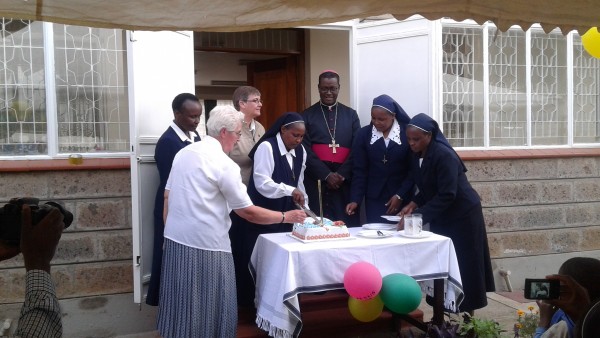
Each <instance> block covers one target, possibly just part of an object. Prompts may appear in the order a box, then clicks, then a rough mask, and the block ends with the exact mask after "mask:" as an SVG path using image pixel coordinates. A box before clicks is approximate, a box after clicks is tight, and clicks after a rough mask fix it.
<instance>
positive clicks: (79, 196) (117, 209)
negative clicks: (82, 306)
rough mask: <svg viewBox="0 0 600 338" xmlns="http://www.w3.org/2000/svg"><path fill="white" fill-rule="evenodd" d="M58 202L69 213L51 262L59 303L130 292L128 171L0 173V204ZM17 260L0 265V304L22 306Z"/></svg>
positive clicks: (19, 260) (20, 264)
mask: <svg viewBox="0 0 600 338" xmlns="http://www.w3.org/2000/svg"><path fill="white" fill-rule="evenodd" d="M15 196H33V197H38V198H40V199H41V200H42V201H47V200H60V201H63V202H64V204H65V207H66V208H67V209H68V210H70V211H71V212H72V213H73V216H74V220H73V224H72V225H71V226H70V227H69V228H68V229H67V230H66V231H65V232H64V233H63V236H62V238H61V240H60V243H59V245H58V248H57V252H56V255H55V257H54V260H53V261H52V276H53V278H54V281H55V282H56V288H57V292H58V295H59V297H60V298H61V299H68V298H75V297H85V296H98V295H108V294H117V293H125V292H132V290H133V286H132V285H133V277H132V276H133V273H132V263H131V258H132V248H131V242H132V237H131V188H130V174H129V170H103V171H99V170H81V171H80V170H74V171H57V172H52V171H50V172H45V171H39V172H25V173H11V172H3V173H0V202H2V205H3V204H4V203H5V202H6V201H8V200H9V199H10V198H11V197H15ZM24 276H25V269H24V268H23V260H22V256H21V255H19V256H17V257H15V258H13V259H11V260H8V261H4V262H1V263H0V285H2V287H1V288H0V303H15V302H22V300H23V294H24Z"/></svg>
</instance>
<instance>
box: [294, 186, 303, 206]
mask: <svg viewBox="0 0 600 338" xmlns="http://www.w3.org/2000/svg"><path fill="white" fill-rule="evenodd" d="M292 200H293V201H294V203H298V204H300V205H304V194H303V193H302V192H301V191H300V190H299V189H298V188H296V189H294V191H292Z"/></svg>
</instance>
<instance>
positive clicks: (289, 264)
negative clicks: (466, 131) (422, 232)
mask: <svg viewBox="0 0 600 338" xmlns="http://www.w3.org/2000/svg"><path fill="white" fill-rule="evenodd" d="M361 230H362V229H361V228H351V229H350V233H351V235H352V237H353V238H352V239H348V240H337V241H324V242H314V243H302V242H300V241H298V240H296V239H294V238H291V237H290V236H289V235H288V234H286V233H277V234H267V235H261V236H260V237H259V238H258V240H257V242H256V245H255V246H254V251H253V252H252V258H251V260H250V270H251V272H252V274H253V276H254V280H255V283H256V298H255V304H256V308H257V313H256V324H257V325H258V326H259V327H260V328H261V329H263V330H265V331H267V332H269V335H270V336H272V337H276V338H280V337H285V338H288V337H297V336H298V335H299V333H300V330H301V329H302V322H301V320H300V306H299V302H298V294H299V293H304V292H317V291H326V290H334V289H343V288H344V284H343V281H344V273H345V271H346V269H347V268H348V267H349V266H350V265H352V264H353V263H356V262H360V261H366V262H369V263H371V264H373V265H375V266H376V267H377V268H378V269H379V271H380V272H381V275H382V276H383V277H385V276H386V275H389V274H392V273H403V274H406V275H409V276H412V277H413V278H414V279H416V280H417V281H427V282H425V283H422V288H423V290H424V291H425V292H427V293H428V294H430V295H432V294H433V279H440V278H444V279H445V280H446V283H445V301H444V305H445V307H446V308H448V309H454V308H455V305H458V304H456V303H457V301H458V302H459V301H460V300H461V299H462V293H463V292H462V285H461V279H460V272H459V269H458V262H457V260H456V253H455V251H454V245H453V244H452V240H451V239H450V238H448V237H444V236H440V235H436V234H432V235H431V236H430V237H427V238H421V239H410V238H405V237H401V236H400V235H399V234H395V235H394V236H392V237H387V238H377V239H367V238H362V237H357V236H356V233H357V232H358V231H361Z"/></svg>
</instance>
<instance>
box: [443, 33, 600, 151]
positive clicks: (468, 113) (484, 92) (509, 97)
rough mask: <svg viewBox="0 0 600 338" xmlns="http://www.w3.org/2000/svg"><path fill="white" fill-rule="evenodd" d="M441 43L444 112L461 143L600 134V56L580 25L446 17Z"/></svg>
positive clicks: (583, 140)
mask: <svg viewBox="0 0 600 338" xmlns="http://www.w3.org/2000/svg"><path fill="white" fill-rule="evenodd" d="M441 49H442V73H443V80H442V81H443V86H442V102H443V104H442V119H443V126H444V133H445V135H446V136H447V137H448V139H449V141H450V142H451V144H452V145H453V146H456V147H530V146H567V145H576V144H590V143H598V142H599V141H600V122H599V121H600V115H599V114H600V111H599V110H598V104H599V102H600V99H599V88H598V85H597V82H598V78H599V76H600V72H599V70H600V63H599V60H598V59H595V58H593V57H591V56H590V55H588V54H587V52H585V51H584V49H583V47H582V46H581V38H580V36H579V35H578V34H577V33H576V32H572V33H569V36H564V35H562V33H561V32H560V31H553V32H550V33H548V34H547V33H544V32H543V31H542V30H541V29H539V28H531V29H530V30H529V31H527V32H525V31H523V30H521V29H519V28H517V29H510V30H508V31H506V32H500V31H498V30H497V29H496V28H495V27H494V25H493V24H486V25H484V26H477V25H470V24H458V23H452V24H448V23H443V24H442V43H441ZM571 60H572V61H571ZM482 70H484V71H482ZM570 88H572V90H570ZM571 112H572V114H571ZM570 126H572V129H571V130H570V129H569V128H570ZM484 131H487V134H486V133H485V132H484ZM570 135H571V136H570Z"/></svg>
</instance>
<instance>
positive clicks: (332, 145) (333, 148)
mask: <svg viewBox="0 0 600 338" xmlns="http://www.w3.org/2000/svg"><path fill="white" fill-rule="evenodd" d="M339 146H340V145H339V144H336V143H335V140H334V139H331V144H330V145H329V148H331V151H332V152H333V153H334V154H336V153H337V151H336V150H335V148H337V147H339Z"/></svg>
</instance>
